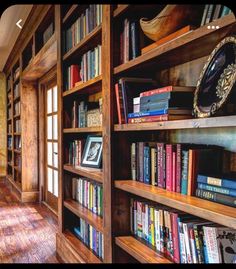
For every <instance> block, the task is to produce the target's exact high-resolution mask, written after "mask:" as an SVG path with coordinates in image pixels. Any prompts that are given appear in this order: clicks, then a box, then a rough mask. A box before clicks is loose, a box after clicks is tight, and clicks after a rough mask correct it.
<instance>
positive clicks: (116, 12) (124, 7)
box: [113, 4, 130, 18]
mask: <svg viewBox="0 0 236 269" xmlns="http://www.w3.org/2000/svg"><path fill="white" fill-rule="evenodd" d="M129 6H130V5H127V4H126V5H119V6H118V7H117V8H116V9H115V10H114V12H113V17H114V18H115V17H118V16H120V15H121V14H122V13H123V12H125V11H127V9H128V8H129Z"/></svg>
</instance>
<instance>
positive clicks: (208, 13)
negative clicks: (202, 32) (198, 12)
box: [201, 5, 232, 26]
mask: <svg viewBox="0 0 236 269" xmlns="http://www.w3.org/2000/svg"><path fill="white" fill-rule="evenodd" d="M231 12H232V11H231V9H230V8H228V7H227V6H223V5H205V7H204V10H203V15H202V21H201V26H203V25H205V24H207V23H209V22H212V21H214V20H216V19H219V18H221V17H224V16H226V15H228V14H229V13H231Z"/></svg>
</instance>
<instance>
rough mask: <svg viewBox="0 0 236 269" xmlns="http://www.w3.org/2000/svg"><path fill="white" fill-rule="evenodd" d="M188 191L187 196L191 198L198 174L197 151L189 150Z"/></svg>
mask: <svg viewBox="0 0 236 269" xmlns="http://www.w3.org/2000/svg"><path fill="white" fill-rule="evenodd" d="M188 159H189V161H188V163H189V164H188V190H187V194H188V195H191V196H193V195H194V194H195V190H196V178H197V172H198V159H199V150H197V149H190V150H189V157H188Z"/></svg>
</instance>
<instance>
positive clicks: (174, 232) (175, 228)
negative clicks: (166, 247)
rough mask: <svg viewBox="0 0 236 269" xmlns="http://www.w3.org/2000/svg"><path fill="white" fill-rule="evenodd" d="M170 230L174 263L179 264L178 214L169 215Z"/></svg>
mask: <svg viewBox="0 0 236 269" xmlns="http://www.w3.org/2000/svg"><path fill="white" fill-rule="evenodd" d="M170 217H171V230H172V240H173V241H172V242H173V249H174V262H175V263H180V256H179V234H178V214H177V213H173V212H172V213H171V215H170Z"/></svg>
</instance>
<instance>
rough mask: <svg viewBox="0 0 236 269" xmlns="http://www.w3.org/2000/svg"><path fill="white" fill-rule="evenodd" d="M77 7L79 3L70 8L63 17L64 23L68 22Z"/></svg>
mask: <svg viewBox="0 0 236 269" xmlns="http://www.w3.org/2000/svg"><path fill="white" fill-rule="evenodd" d="M77 8H78V5H72V6H71V7H70V8H69V10H68V11H67V12H66V14H65V16H64V17H63V19H62V23H66V22H67V21H68V19H69V18H70V17H71V15H72V14H73V13H74V12H75V10H76V9H77Z"/></svg>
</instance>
